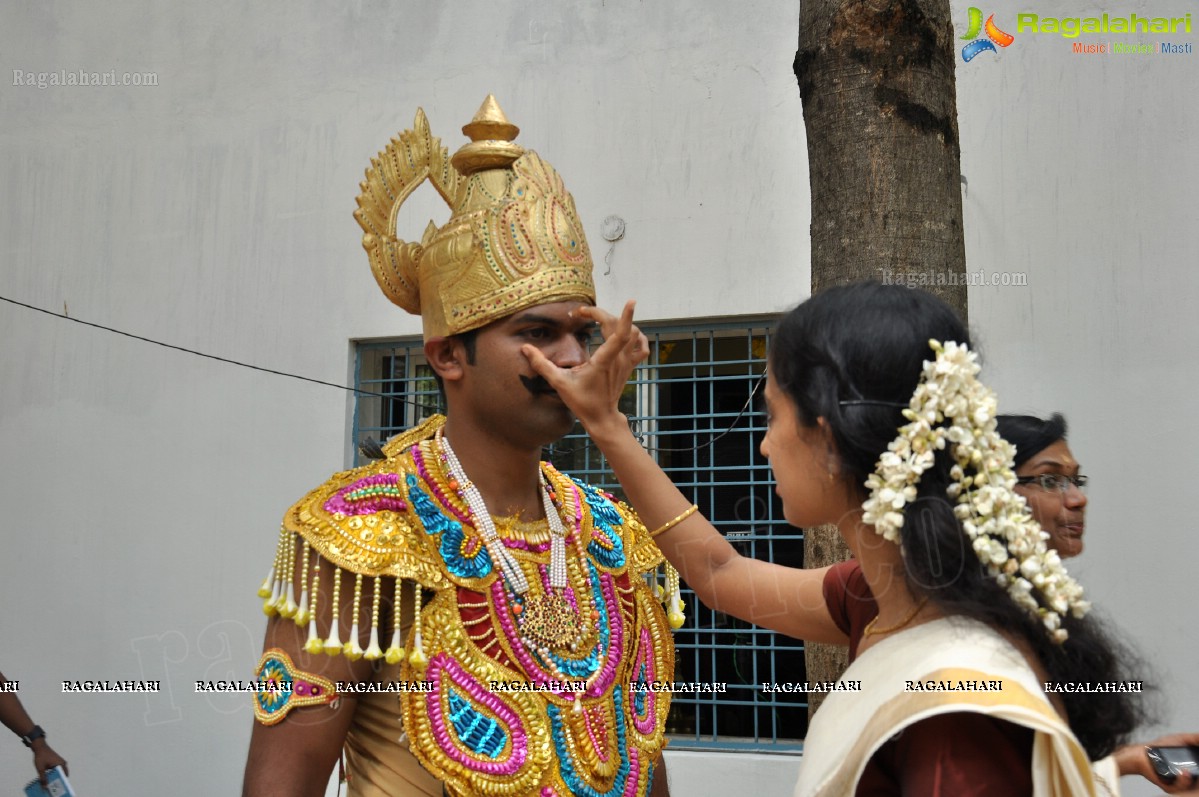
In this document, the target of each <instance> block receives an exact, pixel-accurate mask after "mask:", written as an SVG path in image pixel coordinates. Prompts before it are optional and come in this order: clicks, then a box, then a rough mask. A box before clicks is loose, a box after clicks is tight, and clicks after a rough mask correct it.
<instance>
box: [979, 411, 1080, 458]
mask: <svg viewBox="0 0 1199 797" xmlns="http://www.w3.org/2000/svg"><path fill="white" fill-rule="evenodd" d="M995 420H996V421H997V422H998V426H999V436H1000V437H1002V438H1003V439H1004V440H1007V441H1008V442H1009V443H1011V444H1012V445H1014V446H1015V447H1016V467H1017V468H1018V467H1020V466H1021V465H1023V464H1024V463H1025V462H1028V461H1029V460H1030V459H1032V458H1033V457H1034V456H1036V455H1037V454H1039V453H1040V452H1042V451H1044V450H1045V449H1047V448H1049V446H1051V445H1053V444H1054V443H1056V442H1057V441H1059V440H1065V439H1066V419H1065V418H1063V417H1062V415H1061V413H1057V412H1055V413H1054V414H1053V415H1051V416H1050V417H1049V418H1048V419H1045V418H1038V417H1036V416H1035V415H1000V416H999V417H998V418H996V419H995Z"/></svg>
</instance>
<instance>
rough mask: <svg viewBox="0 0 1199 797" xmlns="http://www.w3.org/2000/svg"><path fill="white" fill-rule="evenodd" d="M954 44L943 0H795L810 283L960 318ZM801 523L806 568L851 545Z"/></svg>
mask: <svg viewBox="0 0 1199 797" xmlns="http://www.w3.org/2000/svg"><path fill="white" fill-rule="evenodd" d="M955 55H956V47H955V43H954V34H953V21H952V18H951V16H950V10H949V0H801V6H800V15H799V51H798V52H797V53H796V56H795V64H794V69H795V77H796V78H797V80H798V81H799V91H800V97H801V99H802V101H803V114H804V125H805V128H806V130H807V139H808V169H809V174H810V177H811V191H812V226H811V234H812V292H813V293H816V292H817V291H820V290H822V289H824V288H827V287H829V286H831V285H838V284H844V283H848V282H857V281H860V280H864V279H875V280H880V281H883V282H899V283H902V284H906V285H918V286H920V287H922V288H925V289H927V290H928V291H930V292H931V293H934V294H936V295H937V296H939V297H941V298H942V299H944V300H945V301H946V302H948V303H949V304H950V306H952V307H953V308H954V309H955V310H957V312H958V313H959V314H960V315H961V316H962V318H963V319H965V318H966V317H967V311H966V287H965V280H964V276H965V265H966V252H965V244H964V242H963V238H962V193H961V182H960V174H961V165H960V153H959V148H958V125H957V93H956V90H955V87H954V58H955ZM807 531H808V533H807V535H806V538H805V540H804V566H805V567H823V566H824V565H828V564H832V563H834V562H837V561H841V560H844V559H846V558H848V555H849V551H848V549H847V548H846V547H845V544H844V542H843V541H842V540H841V537H840V535H839V534H838V533H837V529H836V527H835V526H823V527H820V528H816V529H808V530H807ZM805 656H806V663H807V668H808V679H809V680H811V681H830V680H835V679H836V678H838V677H839V676H840V675H841V673H842V672H843V671H844V670H845V666H846V650H845V648H842V647H837V646H830V645H809V646H807V652H806V654H805ZM812 697H813V698H817V697H819V696H818V695H813V696H812ZM819 702H820V701H819V700H818V699H813V700H812V702H811V704H810V708H809V716H810V715H811V713H814V712H815V710H816V709H817V708H818V707H819Z"/></svg>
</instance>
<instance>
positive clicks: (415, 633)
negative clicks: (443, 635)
mask: <svg viewBox="0 0 1199 797" xmlns="http://www.w3.org/2000/svg"><path fill="white" fill-rule="evenodd" d="M412 592H413V596H414V597H413V603H414V606H413V609H412V652H411V653H409V654H408V663H409V664H411V665H412V666H413V667H415V668H416V669H417V670H424V669H425V666H426V665H427V664H428V663H429V657H428V656H426V655H425V648H424V645H423V644H422V640H421V635H420V584H419V583H416V582H413V584H412Z"/></svg>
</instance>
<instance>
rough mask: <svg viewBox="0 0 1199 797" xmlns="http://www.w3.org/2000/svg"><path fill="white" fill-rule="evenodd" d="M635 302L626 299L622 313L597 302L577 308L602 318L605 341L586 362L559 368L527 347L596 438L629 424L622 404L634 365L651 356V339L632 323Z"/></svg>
mask: <svg viewBox="0 0 1199 797" xmlns="http://www.w3.org/2000/svg"><path fill="white" fill-rule="evenodd" d="M635 306H636V303H635V302H633V301H632V300H629V301H628V302H626V303H625V306H624V311H623V312H622V313H621V314H620V318H617V317H616V316H614V315H612V314H611V313H606V312H604V311H603V310H601V309H599V308H598V307H581V308H579V309H578V310H576V311H575V313H576V314H577V315H579V316H581V317H583V318H589V319H591V320H593V321H595V322H597V323H598V324H599V326H600V332H601V333H602V334H603V336H604V343H603V345H602V346H600V347H599V348H598V349H596V350H595V353H594V354H592V355H591V357H590V359H589V360H588V361H587V362H586V363H584V364H583V365H579V366H575V367H574V368H567V369H563V368H559V367H558V366H556V365H554V364H553V363H552V362H550V361H549V360H548V359H546V357H545V355H543V354H542V353H541V352H540V351H538V350H537V348H536V347H534V346H527V345H526V346H522V347H521V353H523V354H524V355H525V357H527V358H528V360H529V363H530V364H531V365H532V366H533V370H534V371H536V372H537V373H538V374H540V375H541V376H542V377H544V379H545V381H546V382H548V383H549V385H550V387H552V388H553V389H554V390H555V391H557V393H558V396H559V397H560V398H561V399H562V401H563V402H565V403H566V406H568V407H570V409H571V411H572V412H574V414H575V416H576V417H578V419H579V421H580V422H582V424H583V427H584V428H585V429H586V430H587V433H588V434H590V435H591V436H592V437H596V436H597V435H600V434H603V433H604V432H605V431H607V430H612V431H615V430H617V429H624V430H626V431H627V429H628V421H627V420H626V419H625V417H624V416H623V415H621V413H620V410H619V408H618V406H617V405H618V402H619V401H620V395H621V393H622V392H623V391H624V388H625V385H627V384H628V382H629V377H630V376H631V375H632V373H633V369H634V368H636V367H637V365H638V364H639V363H641V362H643V361H644V360H645V358H646V357H648V356H649V341H648V340H646V337H645V335H644V334H642V332H641V330H640V329H638V328H637V327H636V325H634V324H633V308H634V307H635Z"/></svg>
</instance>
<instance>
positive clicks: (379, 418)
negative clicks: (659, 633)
mask: <svg viewBox="0 0 1199 797" xmlns="http://www.w3.org/2000/svg"><path fill="white" fill-rule="evenodd" d="M775 320H776V319H775V317H768V318H763V317H755V318H744V319H730V320H712V321H705V320H694V321H689V322H686V323H663V324H654V323H650V324H642V325H641V328H642V330H643V331H644V332H645V334H646V336H647V337H648V338H649V339H650V343H651V351H652V354H651V359H650V360H649V361H648V362H647V363H645V364H643V365H642V366H641V367H639V368H638V369H637V372H636V373H635V374H634V375H633V378H632V379H631V380H630V388H629V391H628V393H627V397H626V398H627V404H628V405H629V406H628V407H627V408H626V409H627V410H628V411H627V412H626V414H628V416H629V419H630V422H631V423H632V424H633V426H634V430H635V431H636V432H637V433H638V434H639V435H640V436H641V437H642V439H643V441H644V442H646V444H647V445H648V446H649V447H650V448H651V451H652V450H654V448H655V447H658V446H660V447H661V448H662V449H666V448H684V449H685V448H690V447H691V446H692V445H698V446H699V447H700V450H699V451H694V452H691V454H690V456H691V459H690V460H688V458H687V457H688V454H686V453H682V454H680V453H679V452H664V451H656V452H655V454H656V458H657V459H658V460H659V464H662V465H663V469H664V470H666V472H667V473H669V474H670V475H671V477H672V478H674V479H675V480H676V484H678V486H679V488H680V489H681V490H682V491H683V492H684V493H685V494H687V495H689V496H690V497H691V498H692V500H694V501H695V502H696V503H698V504H699V506H700V508H701V510H703V511H704V512H705V514H706V515H708V517H709V519H710V520H712V522H713V525H715V526H716V527H717V528H718V529H720V530H721V531H722V532H724V533H726V534H730V539H731V540H733V541H734V542H735V544H736V545H738V547H739V548H741V549H742V552H743V553H745V554H746V555H750V556H759V557H761V558H764V559H767V560H770V561H777V560H778V558H779V553H780V551H782V550H786V546H788V545H789V546H792V549H791V550H789V551H788V555H789V556H790V558H791V560H792V561H794V560H795V558H796V551H795V550H794V549H796V548H797V549H798V555H799V556H802V540H803V533H802V531H800V530H799V529H795V528H792V527H790V526H788V525H786V522H785V521H784V520H783V519H782V514H781V504H779V503H778V502H777V500H776V498H775V497H774V494H773V488H772V485H773V481H772V478H771V475H770V471H769V465H768V464H766V463H765V461H764V460H763V459H762V458H761V457H760V456H759V455H758V454H757V444H758V442H759V441H760V438H761V435H762V434H763V433H764V432H765V428H764V420H763V419H762V418H761V415H760V413H758V412H757V408H756V407H753V406H750V407H748V408H746V409H745V410H744V414H741V415H738V412H739V410H740V408H732V407H721V406H718V405H721V404H722V403H725V404H727V403H728V399H729V397H730V396H735V395H737V394H738V393H739V392H740V393H741V394H744V395H749V390H750V388H751V387H752V386H753V385H754V384H755V383H758V380H759V378H760V376H761V374H762V373H763V372H764V369H765V349H766V347H767V346H768V342H769V338H770V335H771V334H772V329H773V326H774V323H775ZM739 341H741V342H743V345H744V348H743V351H742V353H741V354H740V355H739V356H729V355H730V354H732V355H736V354H738V352H737V351H736V348H737V347H738V345H739V343H738V342H739ZM680 346H682V347H683V349H689V352H688V351H685V350H684V351H681V352H680ZM718 350H721V351H719V354H720V355H723V358H721V357H719V356H718ZM676 352H680V353H681V354H687V353H689V354H690V355H691V356H690V358H689V359H678V360H677V361H675V360H672V358H673V357H674V356H675V353H676ZM374 356H378V357H380V358H381V360H380V364H382V362H383V361H387V362H389V363H390V366H391V368H390V373H388V374H379V375H377V376H374V375H366V374H364V372H363V366H364V360H366V359H369V358H371V357H374ZM388 358H390V359H388ZM401 358H402V368H401V369H400V373H398V374H397V372H396V364H397V362H398V361H399V360H400V359H401ZM355 360H356V362H355V368H354V377H355V387H357V388H359V389H361V390H365V391H370V392H372V393H380V394H383V395H384V396H387V397H389V398H390V399H392V400H395V401H405V402H412V403H407V404H405V405H402V406H403V410H402V417H403V418H404V419H405V421H406V422H407V425H411V424H412V423H414V422H415V421H416V420H419V418H418V415H420V414H421V413H427V408H428V407H429V406H430V405H431V404H433V403H438V404H439V403H440V401H441V399H440V396H439V394H438V392H437V390H436V388H433V389H432V390H430V389H429V384H428V382H425V384H424V385H423V386H420V385H418V387H419V388H420V389H418V391H416V393H415V394H414V395H415V401H413V399H412V398H411V395H412V394H410V392H409V391H407V390H406V387H407V386H408V385H410V384H411V383H412V382H413V381H419V380H420V379H421V378H422V376H421V375H420V374H419V369H420V366H421V365H423V364H424V353H423V350H422V344H421V340H420V338H419V337H413V338H402V339H397V340H391V341H364V342H359V343H358V344H357V346H356V352H355ZM425 367H426V368H427V366H425ZM760 398H761V393H760V390H759V391H758V393H757V396H756V399H757V400H760ZM383 401H384V399H381V398H377V397H373V396H368V395H362V394H359V395H358V397H357V398H356V400H355V402H354V411H353V421H352V424H353V427H352V435H353V441H354V446H355V448H356V449H357V447H358V446H359V445H360V444H361V442H362V440H363V438H364V437H365V436H368V435H369V436H372V437H375V438H376V439H386V437H388V436H390V435H391V434H395V433H396V432H398V431H399V428H396V427H392V426H388V425H385V423H384V421H385V420H386V416H387V415H388V414H391V415H392V416H393V417H395V416H397V415H400V413H399V412H397V411H396V409H395V407H394V405H393V406H392V407H391V408H390V409H388V408H386V407H384V406H383V404H382V402H383ZM672 401H675V402H679V403H680V404H682V405H685V406H683V407H681V408H682V409H686V408H688V407H689V409H690V412H686V413H680V412H673V413H672V412H671V410H672V409H677V408H675V407H670V406H666V405H667V404H670V403H671V402H672ZM368 402H378V403H379V406H378V408H377V409H374V410H370V411H367V410H366V408H365V407H364V404H365V403H368ZM421 417H423V415H421ZM371 421H374V422H373V423H371ZM686 421H690V422H691V423H690V424H689V425H687V424H685V423H684V422H686ZM734 422H735V424H736V426H735V427H734V429H735V431H733V432H732V433H731V434H729V435H728V436H727V437H725V438H721V439H722V440H724V441H725V442H724V443H715V442H712V441H713V439H714V438H715V437H716V435H718V434H719V433H720V432H721V430H723V429H725V428H726V427H728V426H729V425H730V424H732V423H734ZM680 424H682V425H680ZM669 427H674V428H669ZM690 441H694V442H690ZM730 443H731V444H732V445H733V447H734V448H737V449H740V448H744V449H745V450H744V451H741V452H740V453H736V452H734V455H736V456H743V462H744V465H743V466H740V470H739V471H738V470H737V469H736V468H730V467H723V468H722V467H721V465H720V463H718V462H717V461H716V458H717V457H718V456H719V457H727V456H729V453H728V448H729V444H730ZM718 446H721V448H722V450H721V451H719V452H718V451H717V447H718ZM546 457H547V459H549V460H550V461H553V462H554V463H555V465H557V466H558V467H561V468H562V469H563V470H566V471H569V472H570V473H572V475H575V476H577V477H579V478H581V479H583V480H585V481H588V482H590V483H593V484H597V485H599V486H601V487H603V488H605V489H609V490H613V491H614V492H617V493H618V494H619V492H620V488H619V485H618V484H616V482H615V479H614V477H613V475H612V473H611V471H610V470H608V468H607V463H606V462H605V461H604V459H603V456H602V455H601V454H600V453H599V451H598V449H596V448H595V447H594V446H592V445H591V444H590V442H589V441H588V440H587V439H586V437H585V436H584V435H583V434H582V430H581V428H579V427H577V426H576V429H575V430H574V431H573V432H572V433H571V434H570V435H568V436H567V437H565V438H564V439H563V440H562V441H560V442H559V443H556V444H554V446H552V447H550V448H549V449H547V451H546ZM563 460H567V461H566V462H564V461H563ZM360 461H361V460H360ZM729 488H732V490H733V491H744V492H746V493H747V494H748V495H747V496H744V497H743V498H740V499H738V500H737V502H736V503H735V504H734V508H735V514H734V516H732V517H729V516H728V512H727V509H728V507H727V504H728V501H727V499H726V498H722V496H727V494H728V493H727V492H726V491H727V490H728V489H729ZM764 496H769V497H764ZM746 498H748V499H749V501H748V509H749V511H748V517H741V516H740V514H741V507H742V505H743V502H744V501H745V499H746ZM747 523H748V528H747V527H746V524H747ZM776 546H778V548H777V549H776ZM684 602H685V604H686V612H687V615H688V622H687V624H686V625H685V626H684V628H683V629H681V630H680V631H679V632H676V660H677V661H678V663H679V665H680V666H679V670H680V673H679V675H677V676H676V679H677V680H680V681H682V680H690V677H688V673H690V674H698V673H702V672H709V673H723V675H727V674H728V672H727V671H728V668H729V662H731V663H732V668H733V670H734V671H735V674H736V675H737V677H738V678H739V679H740V681H742V683H734V682H733V681H731V680H727V679H726V681H725V682H726V683H727V684H728V691H727V692H726V693H723V694H721V693H699V694H686V693H680V694H676V695H674V698H673V700H672V709H671V716H670V722H669V723H668V732H669V733H670V737H671V740H672V741H671V746H672V748H673V749H698V750H727V751H758V752H771V753H786V752H796V751H799V750H801V749H802V738H803V736H804V735H806V730H807V702H806V699H805V697H804V695H802V694H794V693H791V694H773V693H765V692H764V691H763V690H762V688H761V684H762V683H780V682H802V681H804V680H805V679H806V675H805V674H804V673H803V671H802V659H803V650H804V643H803V642H802V641H800V640H795V639H791V638H789V637H786V636H784V635H781V634H775V633H774V632H771V631H768V630H766V629H762V628H759V627H756V626H752V625H750V624H748V623H745V622H743V621H739V620H735V619H733V618H728V617H727V616H725V615H721V614H719V613H715V612H712V611H711V610H708V609H706V608H701V607H699V604H698V602H697V600H696V598H695V595H694V593H692V592H691V591H690V590H688V589H684ZM701 623H702V625H697V624H701ZM780 660H786V661H791V662H796V661H798V662H799V664H798V667H799V669H795V665H794V664H792V670H791V671H790V672H782V671H781V668H780V666H778V662H779V661H780ZM746 661H748V663H749V665H748V667H747V668H746V669H748V670H749V672H748V673H743V672H740V670H741V665H740V664H738V662H742V663H744V662H746ZM712 680H713V681H715V680H716V679H715V678H713V679H712ZM730 718H735V719H730ZM722 723H723V724H724V726H725V727H724V730H723V731H722V728H721V726H722ZM730 728H732V729H730ZM734 731H736V732H734Z"/></svg>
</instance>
